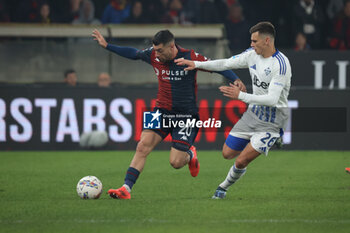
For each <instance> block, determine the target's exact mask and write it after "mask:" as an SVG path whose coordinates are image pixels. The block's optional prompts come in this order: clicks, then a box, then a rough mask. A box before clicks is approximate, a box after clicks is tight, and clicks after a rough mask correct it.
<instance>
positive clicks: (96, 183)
mask: <svg viewBox="0 0 350 233" xmlns="http://www.w3.org/2000/svg"><path fill="white" fill-rule="evenodd" d="M77 193H78V195H79V197H80V198H82V199H97V198H99V197H100V195H101V193H102V182H101V181H100V180H99V179H98V178H97V177H96V176H85V177H83V178H81V180H79V182H78V184H77Z"/></svg>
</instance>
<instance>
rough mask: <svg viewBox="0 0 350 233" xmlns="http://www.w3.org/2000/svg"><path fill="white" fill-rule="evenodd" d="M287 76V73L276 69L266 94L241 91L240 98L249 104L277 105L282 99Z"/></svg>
mask: <svg viewBox="0 0 350 233" xmlns="http://www.w3.org/2000/svg"><path fill="white" fill-rule="evenodd" d="M287 80H288V79H287V77H286V76H285V75H280V74H278V72H277V71H275V75H274V76H273V78H272V79H271V82H270V85H269V89H268V93H267V94H266V95H254V94H248V93H245V92H242V91H241V92H240V93H239V96H238V99H239V100H242V101H243V102H246V103H249V104H259V105H265V106H276V105H277V103H278V100H279V99H280V96H281V92H282V90H283V88H284V86H285V85H286V84H287Z"/></svg>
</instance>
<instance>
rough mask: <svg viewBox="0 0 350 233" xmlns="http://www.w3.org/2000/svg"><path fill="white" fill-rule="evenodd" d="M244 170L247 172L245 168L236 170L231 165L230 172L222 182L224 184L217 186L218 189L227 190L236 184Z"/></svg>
mask: <svg viewBox="0 0 350 233" xmlns="http://www.w3.org/2000/svg"><path fill="white" fill-rule="evenodd" d="M246 170H247V169H246V168H242V169H240V168H236V165H233V166H232V167H231V168H230V171H229V172H228V174H227V177H226V179H225V180H224V182H222V183H221V184H220V185H219V187H221V188H223V189H225V190H227V189H228V188H229V187H230V186H231V185H233V184H234V183H236V182H237V180H238V179H239V178H241V177H242V176H243V175H244V174H245V172H246Z"/></svg>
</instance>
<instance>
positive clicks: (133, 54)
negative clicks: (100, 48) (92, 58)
mask: <svg viewBox="0 0 350 233" xmlns="http://www.w3.org/2000/svg"><path fill="white" fill-rule="evenodd" d="M106 49H107V50H109V51H111V52H113V53H116V54H118V55H119V56H122V57H125V58H128V59H132V60H137V59H139V57H138V56H137V52H138V51H139V50H137V49H135V48H132V47H124V46H118V45H113V44H107V47H106Z"/></svg>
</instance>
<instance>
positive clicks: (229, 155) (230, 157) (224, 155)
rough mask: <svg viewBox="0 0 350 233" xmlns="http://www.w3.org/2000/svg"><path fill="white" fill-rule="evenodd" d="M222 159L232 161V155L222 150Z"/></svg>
mask: <svg viewBox="0 0 350 233" xmlns="http://www.w3.org/2000/svg"><path fill="white" fill-rule="evenodd" d="M222 157H224V159H233V158H234V155H233V154H232V153H230V152H228V151H225V150H223V151H222Z"/></svg>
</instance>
